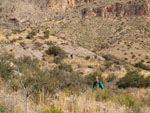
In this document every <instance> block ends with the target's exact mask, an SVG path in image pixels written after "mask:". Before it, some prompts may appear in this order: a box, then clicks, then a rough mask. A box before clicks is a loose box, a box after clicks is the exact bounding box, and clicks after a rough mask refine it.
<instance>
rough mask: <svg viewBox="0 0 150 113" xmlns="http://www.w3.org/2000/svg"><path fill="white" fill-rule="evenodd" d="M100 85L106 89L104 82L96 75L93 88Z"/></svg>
mask: <svg viewBox="0 0 150 113" xmlns="http://www.w3.org/2000/svg"><path fill="white" fill-rule="evenodd" d="M95 87H98V88H101V89H102V90H104V86H103V84H102V82H101V81H100V80H99V78H98V76H96V77H95V81H94V83H93V88H95Z"/></svg>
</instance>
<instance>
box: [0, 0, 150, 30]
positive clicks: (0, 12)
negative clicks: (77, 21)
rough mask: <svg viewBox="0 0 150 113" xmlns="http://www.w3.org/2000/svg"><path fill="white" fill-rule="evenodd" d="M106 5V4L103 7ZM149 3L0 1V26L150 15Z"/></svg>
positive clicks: (55, 0) (19, 26)
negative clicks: (76, 17) (93, 17)
mask: <svg viewBox="0 0 150 113" xmlns="http://www.w3.org/2000/svg"><path fill="white" fill-rule="evenodd" d="M106 3H107V4H106ZM149 14H150V6H149V1H143V0H142V1H129V2H125V1H124V0H123V1H122V2H120V1H114V0H112V1H110V0H108V1H107V2H105V1H103V0H13V1H9V0H1V1H0V20H1V22H0V23H1V25H3V24H4V25H5V26H7V27H10V28H11V29H17V28H20V29H21V28H22V27H23V26H25V25H30V24H31V23H32V24H33V23H39V22H42V21H49V20H54V19H60V18H68V17H72V16H71V15H73V16H78V17H80V16H82V17H88V16H102V17H110V16H116V17H122V16H135V15H136V16H137V15H149Z"/></svg>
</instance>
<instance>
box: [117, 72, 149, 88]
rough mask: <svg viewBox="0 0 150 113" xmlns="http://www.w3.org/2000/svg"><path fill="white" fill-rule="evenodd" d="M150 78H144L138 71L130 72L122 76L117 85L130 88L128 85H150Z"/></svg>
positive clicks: (138, 86)
mask: <svg viewBox="0 0 150 113" xmlns="http://www.w3.org/2000/svg"><path fill="white" fill-rule="evenodd" d="M149 82H150V79H148V78H146V79H145V78H144V76H143V75H141V74H140V73H138V72H137V71H130V72H128V73H127V74H126V75H125V77H123V78H121V79H120V80H119V81H118V82H117V85H118V87H119V88H128V87H137V88H140V87H148V86H150V85H149Z"/></svg>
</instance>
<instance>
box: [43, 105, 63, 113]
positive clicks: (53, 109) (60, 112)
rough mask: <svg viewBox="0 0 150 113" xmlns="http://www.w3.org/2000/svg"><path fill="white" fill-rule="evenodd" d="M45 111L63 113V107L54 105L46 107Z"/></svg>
mask: <svg viewBox="0 0 150 113" xmlns="http://www.w3.org/2000/svg"><path fill="white" fill-rule="evenodd" d="M43 113H63V112H62V110H61V109H59V108H58V107H56V106H54V105H52V106H50V107H49V108H48V109H46V110H45V111H44V112H43Z"/></svg>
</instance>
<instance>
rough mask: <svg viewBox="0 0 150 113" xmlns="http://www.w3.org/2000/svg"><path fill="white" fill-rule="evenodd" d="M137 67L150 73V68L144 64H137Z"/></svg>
mask: <svg viewBox="0 0 150 113" xmlns="http://www.w3.org/2000/svg"><path fill="white" fill-rule="evenodd" d="M135 67H138V68H141V69H144V70H148V71H150V66H146V65H145V64H143V63H142V62H138V63H136V64H135Z"/></svg>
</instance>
